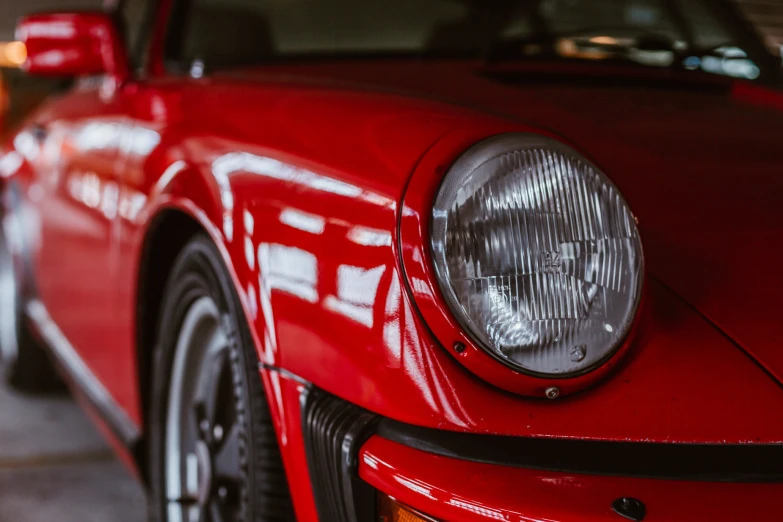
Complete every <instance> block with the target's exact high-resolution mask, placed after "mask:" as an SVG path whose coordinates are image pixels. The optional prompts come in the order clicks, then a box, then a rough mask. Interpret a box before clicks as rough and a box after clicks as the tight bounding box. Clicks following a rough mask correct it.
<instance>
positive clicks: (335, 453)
mask: <svg viewBox="0 0 783 522" xmlns="http://www.w3.org/2000/svg"><path fill="white" fill-rule="evenodd" d="M300 401H301V407H302V427H303V429H304V442H305V452H306V454H307V465H308V470H309V473H310V482H311V484H312V487H313V496H314V497H315V505H316V510H317V511H318V519H319V520H321V521H323V522H327V521H335V522H337V521H340V522H372V521H373V520H375V489H374V488H373V487H372V486H370V485H369V484H367V483H366V482H364V481H363V480H361V479H360V478H359V449H361V447H362V445H363V444H364V443H365V442H366V441H367V439H368V438H370V436H372V434H373V433H374V432H375V425H376V423H377V421H378V417H377V416H376V415H374V414H372V413H370V412H368V411H366V410H363V409H362V408H360V407H358V406H355V405H353V404H351V403H349V402H346V401H344V400H342V399H339V398H337V397H335V396H333V395H330V394H328V393H326V392H323V391H321V390H319V389H318V388H316V387H314V386H307V387H306V388H305V389H304V391H303V392H302V395H301V397H300Z"/></svg>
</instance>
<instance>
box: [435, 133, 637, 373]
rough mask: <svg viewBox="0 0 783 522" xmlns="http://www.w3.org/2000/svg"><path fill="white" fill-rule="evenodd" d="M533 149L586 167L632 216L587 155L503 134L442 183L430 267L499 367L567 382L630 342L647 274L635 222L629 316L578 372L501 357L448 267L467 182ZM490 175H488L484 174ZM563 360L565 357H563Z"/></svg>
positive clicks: (471, 153) (457, 314)
mask: <svg viewBox="0 0 783 522" xmlns="http://www.w3.org/2000/svg"><path fill="white" fill-rule="evenodd" d="M534 149H542V150H546V151H551V152H552V153H554V154H560V155H563V156H565V157H567V158H571V159H574V160H575V161H579V162H581V163H582V164H584V166H585V168H586V169H588V171H589V172H591V174H594V175H595V176H596V177H597V179H599V180H600V182H601V183H602V184H604V185H605V186H606V187H608V188H609V190H611V191H613V192H614V193H613V194H612V195H613V197H616V198H618V200H619V203H618V204H619V205H620V206H621V207H623V208H624V209H625V210H626V211H627V213H628V214H629V215H630V216H631V217H633V216H632V214H631V213H630V209H629V207H628V204H627V203H626V201H625V200H624V198H623V196H622V194H621V193H620V191H619V190H618V189H617V187H616V186H615V185H614V184H613V183H612V181H611V180H610V179H609V178H608V177H607V176H606V175H605V174H604V173H603V172H602V171H601V170H600V169H599V168H597V167H596V166H595V165H594V164H593V163H592V162H590V161H589V160H588V159H586V158H584V157H583V155H581V154H579V153H578V152H577V151H575V150H574V149H572V148H571V147H568V146H567V145H565V144H563V143H561V142H559V141H557V140H554V139H551V138H547V137H545V136H542V135H538V134H522V133H513V134H502V135H498V136H494V137H490V138H487V139H485V140H483V141H480V142H479V143H477V144H475V145H473V146H472V147H470V148H469V149H468V150H466V151H465V152H464V153H463V154H462V155H460V156H459V157H458V158H457V160H456V161H455V162H454V163H453V164H452V166H451V167H450V168H449V169H448V171H447V172H446V174H445V176H444V177H443V180H442V181H441V184H440V186H439V188H438V190H437V192H436V195H435V198H434V202H433V204H432V215H431V221H430V230H429V233H430V234H429V235H430V241H429V245H428V246H429V248H430V249H431V256H432V265H433V269H434V275H435V279H436V281H437V285H438V287H439V289H440V292H441V295H442V296H443V299H444V300H445V301H446V304H447V307H448V309H449V310H450V311H451V313H452V315H453V316H454V318H455V319H456V320H457V322H458V324H459V325H460V326H461V327H462V328H463V329H464V331H465V332H466V333H467V335H468V336H469V337H470V339H471V340H472V341H473V343H475V344H476V345H477V346H478V347H479V348H480V349H482V350H483V351H484V352H485V353H486V354H488V355H490V356H491V357H492V358H493V359H494V360H496V361H498V362H500V363H501V364H503V365H504V366H506V367H508V368H510V369H512V370H513V371H515V372H520V373H522V374H526V375H529V376H532V377H536V378H540V379H568V378H574V377H578V376H580V375H584V374H586V373H589V372H591V371H593V370H594V369H596V368H597V367H599V366H601V365H602V364H604V363H605V362H606V361H607V360H608V359H610V358H611V357H612V356H613V355H615V354H616V353H617V351H618V350H619V349H620V347H621V346H623V344H624V343H625V340H626V338H627V337H628V334H629V332H630V330H631V328H632V326H633V324H634V322H635V318H636V316H637V314H638V310H639V306H640V302H641V295H642V282H643V278H644V276H643V274H644V255H643V251H642V245H641V239H640V238H639V233H638V230H637V228H636V223H635V222H634V223H633V224H632V227H633V232H634V234H635V237H634V241H635V243H634V247H635V248H637V250H636V251H635V253H637V254H638V266H637V267H636V270H637V272H636V279H635V281H634V284H633V286H634V288H631V289H630V290H629V294H630V299H631V301H629V302H628V303H627V304H628V306H630V312H628V311H626V315H624V317H625V318H626V320H624V321H623V323H622V324H621V325H618V326H619V327H620V331H617V332H614V333H613V334H612V335H613V339H614V341H613V342H612V343H611V344H610V345H609V346H606V347H605V348H604V349H603V350H602V351H599V352H595V353H593V352H594V350H591V354H590V355H591V357H590V358H589V359H587V360H586V361H585V364H578V363H575V364H574V367H575V368H574V369H571V370H569V371H562V372H556V373H553V372H546V371H538V370H536V369H535V368H530V367H525V366H523V365H520V364H516V363H515V362H514V361H512V360H510V359H509V358H506V357H504V356H503V355H501V353H499V351H498V349H496V347H494V346H492V345H491V341H489V340H488V338H487V336H486V335H484V332H482V331H481V330H480V329H478V328H477V327H476V324H475V323H474V321H473V320H472V319H471V318H470V317H469V316H468V315H467V314H466V313H465V307H464V306H463V304H462V303H461V302H460V300H459V298H458V296H457V294H456V291H455V289H454V285H453V284H452V279H451V276H450V273H449V269H448V262H447V260H446V246H445V245H446V237H447V218H448V213H449V210H450V208H451V206H452V204H453V203H454V201H455V200H456V198H457V193H458V191H459V189H460V188H461V187H462V186H463V185H464V182H465V180H466V179H468V178H470V176H472V175H474V173H476V172H477V171H478V170H479V169H480V168H481V167H482V166H483V165H485V164H487V163H488V162H490V161H492V160H494V159H496V158H498V157H501V156H503V155H507V154H510V153H515V152H519V151H528V150H534ZM484 175H486V173H484ZM561 359H562V356H561Z"/></svg>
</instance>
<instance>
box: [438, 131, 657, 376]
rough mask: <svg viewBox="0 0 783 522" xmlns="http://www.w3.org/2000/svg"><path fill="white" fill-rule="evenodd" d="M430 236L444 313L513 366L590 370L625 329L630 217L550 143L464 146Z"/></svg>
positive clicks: (539, 371)
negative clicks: (447, 311) (448, 310)
mask: <svg viewBox="0 0 783 522" xmlns="http://www.w3.org/2000/svg"><path fill="white" fill-rule="evenodd" d="M431 237H432V250H433V257H434V264H435V270H436V273H437V277H438V284H439V285H440V288H441V290H442V292H443V295H444V296H445V298H446V301H447V302H448V305H449V307H450V308H451V310H452V312H453V313H454V314H455V316H456V317H457V319H458V321H459V322H460V323H461V324H462V326H463V328H465V329H466V330H467V331H468V333H469V334H470V335H471V337H473V339H474V340H475V341H476V342H477V344H479V345H480V346H481V347H482V348H483V349H484V350H485V351H487V352H488V353H489V354H490V355H492V356H494V357H496V358H497V359H499V360H500V361H501V362H503V363H505V364H507V365H508V366H510V367H512V368H513V369H515V370H518V371H522V372H525V373H529V374H533V375H538V376H550V377H567V376H569V375H575V374H579V373H582V372H585V371H588V370H590V369H592V368H593V367H595V366H597V365H598V364H600V363H601V362H602V361H604V360H605V359H606V358H608V357H609V356H610V355H611V354H612V353H614V351H615V350H616V349H617V348H619V346H620V345H621V344H622V342H623V340H624V338H625V336H626V335H627V333H628V331H629V329H630V327H631V325H632V323H633V319H634V316H635V314H636V310H637V307H638V304H639V298H640V294H641V286H642V285H641V281H642V273H643V266H642V265H643V256H642V245H641V241H640V239H639V232H638V230H637V228H636V221H635V220H634V217H633V215H632V214H631V211H630V210H629V208H628V206H627V205H626V203H625V201H624V200H623V197H622V196H621V195H620V192H619V191H618V190H617V188H616V187H615V186H614V185H613V184H612V182H611V181H610V180H609V179H608V178H607V177H606V176H605V175H604V174H602V173H601V172H600V171H599V170H598V169H597V168H596V167H595V166H594V165H592V164H591V163H590V162H589V161H587V160H586V159H585V158H583V157H581V156H580V155H579V154H578V153H577V152H575V151H574V150H572V149H570V148H569V147H567V146H565V145H563V144H562V143H560V142H557V141H555V140H552V139H548V138H545V137H542V136H537V135H527V134H506V135H501V136H497V137H494V138H490V139H488V140H485V141H483V142H481V143H479V144H478V145H476V146H474V147H472V148H471V149H469V150H468V151H467V152H466V153H465V154H463V155H462V156H461V157H460V158H459V159H458V160H457V161H456V163H454V165H453V166H452V167H451V169H450V170H449V172H448V173H447V175H446V178H445V180H444V181H443V184H442V186H441V187H440V191H439V192H438V195H437V198H436V201H435V206H434V209H433V220H432V235H431Z"/></svg>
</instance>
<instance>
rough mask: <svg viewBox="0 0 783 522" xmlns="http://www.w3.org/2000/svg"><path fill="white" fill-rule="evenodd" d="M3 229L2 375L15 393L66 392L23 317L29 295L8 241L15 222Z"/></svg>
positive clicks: (0, 249)
mask: <svg viewBox="0 0 783 522" xmlns="http://www.w3.org/2000/svg"><path fill="white" fill-rule="evenodd" d="M2 223H3V226H2V227H0V372H2V377H3V380H4V381H5V382H6V383H7V384H9V385H10V386H11V387H12V388H15V389H16V390H19V391H22V392H26V393H46V392H52V391H60V390H62V389H63V384H62V381H61V380H60V379H59V376H58V375H57V372H56V371H55V369H54V365H53V364H52V362H51V360H50V359H49V356H48V355H47V353H46V351H45V350H44V348H43V345H42V341H40V340H39V339H38V338H37V337H36V336H35V335H34V333H33V330H32V328H31V325H30V323H29V320H28V319H27V316H26V315H25V313H24V306H25V302H26V297H27V294H28V292H29V290H28V288H29V286H30V285H29V284H28V279H29V278H27V277H26V274H25V270H24V268H25V266H26V261H25V259H24V255H23V253H22V252H15V251H14V250H13V249H12V248H11V245H9V243H8V241H7V240H6V239H7V238H6V234H7V233H8V232H10V230H8V228H9V227H16V226H18V225H17V223H16V221H14V220H9V219H8V218H5V217H4V218H3V220H2Z"/></svg>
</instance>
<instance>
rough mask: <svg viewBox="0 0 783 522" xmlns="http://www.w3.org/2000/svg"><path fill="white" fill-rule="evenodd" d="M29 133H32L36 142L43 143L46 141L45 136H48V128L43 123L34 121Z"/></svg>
mask: <svg viewBox="0 0 783 522" xmlns="http://www.w3.org/2000/svg"><path fill="white" fill-rule="evenodd" d="M30 134H32V135H33V138H35V141H37V142H38V143H43V142H44V141H46V137H47V136H49V130H48V129H47V128H46V126H45V125H43V124H41V123H34V124H33V125H32V126H31V127H30Z"/></svg>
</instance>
